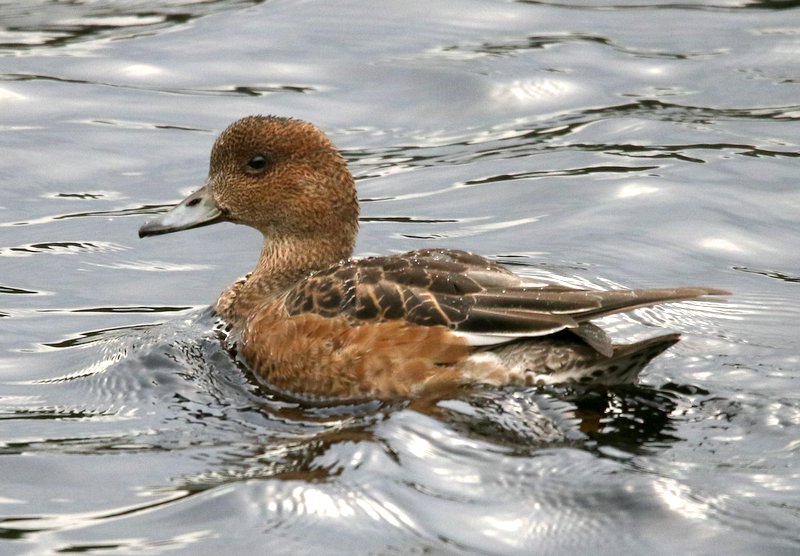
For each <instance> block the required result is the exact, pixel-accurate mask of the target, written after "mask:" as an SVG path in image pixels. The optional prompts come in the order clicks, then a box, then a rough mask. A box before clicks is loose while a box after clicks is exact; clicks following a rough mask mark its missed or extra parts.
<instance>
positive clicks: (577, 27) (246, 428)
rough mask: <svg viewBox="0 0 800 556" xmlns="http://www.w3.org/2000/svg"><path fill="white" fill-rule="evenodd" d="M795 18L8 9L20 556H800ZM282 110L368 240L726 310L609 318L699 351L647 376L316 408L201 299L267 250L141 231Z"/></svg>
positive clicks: (217, 5) (1, 431)
mask: <svg viewBox="0 0 800 556" xmlns="http://www.w3.org/2000/svg"><path fill="white" fill-rule="evenodd" d="M162 4H163V5H162ZM799 8H800V3H798V2H793V1H787V2H778V1H771V2H769V1H760V2H759V1H745V0H740V1H733V0H718V1H717V2H699V1H687V2H683V3H671V2H657V1H651V2H627V1H625V0H620V1H618V2H579V1H573V2H558V3H555V2H494V1H488V0H483V1H477V0H475V1H469V0H446V1H435V2H426V3H425V6H424V9H421V8H420V5H419V3H412V2H392V3H384V4H381V5H380V7H378V6H377V5H376V4H375V3H371V2H343V1H336V2H299V1H298V2H279V1H274V2H245V1H218V2H199V1H196V2H192V1H183V2H171V3H167V2H163V3H158V2H152V1H149V2H145V1H129V2H125V3H121V2H113V3H112V2H108V3H104V2H85V3H70V4H69V5H67V4H63V3H59V2H52V1H45V0H40V1H38V2H27V3H17V2H0V141H1V142H2V153H3V155H2V157H0V183H2V191H3V196H2V199H0V265H1V266H0V317H4V318H0V325H2V328H0V330H2V334H0V462H1V463H0V466H1V467H0V468H1V469H2V471H3V487H2V490H0V538H2V539H3V541H2V542H0V553H3V554H46V553H55V552H70V551H81V552H90V553H91V552H95V553H101V554H106V553H131V552H135V551H149V552H154V553H157V552H178V553H180V552H190V551H191V552H192V553H195V554H206V553H219V552H221V551H224V552H228V553H240V554H241V553H263V552H264V551H265V550H269V552H270V553H282V554H298V553H314V554H319V553H324V554H353V553H360V554H413V553H417V554H418V553H431V554H456V553H466V554H532V553H535V554H576V553H593V554H632V553H649V554H675V553H679V552H684V553H692V554H711V553H715V554H720V553H726V554H756V553H757V554H795V553H797V552H798V551H800V533H799V532H798V531H800V458H799V457H798V453H799V452H800V441H798V438H800V393H798V392H800V389H798V381H800V361H799V360H800V349H799V348H800V334H798V332H797V324H796V323H797V322H798V318H799V317H800V301H799V300H800V296H798V287H799V286H800V255H798V251H797V243H798V231H797V229H798V228H797V222H798V214H799V211H800V189H798V187H797V171H796V168H797V162H798V161H797V158H798V157H799V156H800V147H799V146H798V139H797V138H798V135H800V134H799V133H798V132H799V131H800V128H799V127H798V119H800V105H799V104H798V83H800V74H799V73H798V66H797V62H796V61H797V59H798V55H800V11H798V9H799ZM256 113H272V114H279V115H291V116H296V117H301V118H304V119H308V120H311V121H313V122H315V123H317V124H318V125H320V126H321V127H322V128H324V129H325V130H326V131H327V132H328V133H329V134H330V135H331V137H332V138H333V139H334V141H335V142H336V143H337V144H338V145H339V146H340V147H341V148H342V149H343V151H344V154H345V156H346V157H347V158H348V160H349V161H350V164H351V168H352V170H353V172H354V174H355V175H356V177H357V179H358V188H359V196H360V198H361V200H362V207H363V221H362V230H361V236H360V239H359V244H358V246H357V252H358V253H359V254H361V255H366V254H374V253H387V252H396V251H405V250H409V249H413V248H420V247H428V246H434V245H441V246H448V247H455V248H466V249H470V250H474V251H478V252H480V253H482V254H486V255H489V256H493V257H496V258H498V259H500V260H502V261H504V262H506V263H508V264H510V265H513V267H514V268H515V270H517V271H518V272H520V273H523V274H527V275H530V276H539V277H547V278H551V279H555V280H558V281H561V282H564V283H569V284H574V285H584V286H601V287H609V286H614V285H624V286H631V287H646V286H671V285H684V284H696V285H705V286H713V287H720V288H726V289H729V290H732V291H733V292H734V293H735V295H734V296H733V297H731V298H730V300H728V301H727V302H725V303H719V302H694V303H683V304H677V305H671V306H666V307H659V308H654V309H648V310H641V311H638V312H636V313H635V314H634V315H629V316H624V317H615V318H612V319H608V320H607V321H606V322H605V325H606V327H607V328H608V329H609V330H610V331H611V332H612V333H613V334H614V335H615V336H616V337H618V338H620V339H635V338H639V337H642V336H646V335H648V334H653V333H656V332H659V331H662V330H663V329H669V330H677V331H680V332H682V333H683V335H684V339H683V341H682V342H681V343H680V344H678V345H677V346H676V347H674V348H673V349H671V350H670V352H669V353H667V354H665V355H664V356H662V357H660V358H658V359H656V360H655V361H654V362H653V363H652V364H651V365H650V366H649V367H648V368H647V369H646V370H645V372H644V374H643V376H642V384H641V385H639V386H631V387H627V388H618V389H615V390H613V391H611V392H602V391H573V390H566V389H558V388H556V389H551V390H547V391H540V390H536V389H510V388H509V389H504V390H485V391H481V392H477V393H474V394H473V395H471V396H468V397H467V396H465V398H463V399H456V400H448V401H445V402H442V403H441V404H439V406H437V407H423V406H421V405H420V404H414V403H412V404H409V403H398V404H379V403H377V402H375V403H371V404H361V405H355V406H353V405H342V406H330V405H328V406H326V405H316V406H315V405H299V404H297V403H295V402H293V401H292V400H288V399H284V398H281V397H280V396H278V395H276V394H274V393H272V392H270V391H269V390H268V389H266V388H264V387H263V386H261V385H259V384H257V383H256V382H255V381H254V380H253V378H252V377H251V376H250V375H249V374H248V372H247V370H246V369H244V368H242V367H241V366H240V365H238V364H237V362H236V361H234V360H232V359H231V356H230V354H228V353H227V352H226V351H224V350H223V349H222V347H221V346H220V344H219V340H218V338H217V336H216V333H215V331H214V324H215V322H214V319H213V317H212V316H211V315H210V314H209V312H208V311H207V309H206V307H207V306H208V304H209V303H211V302H212V301H213V300H214V299H216V296H217V295H218V293H219V292H220V291H221V290H222V289H223V288H224V287H225V286H226V285H227V284H228V283H229V282H231V281H232V280H233V279H235V278H236V277H238V276H239V275H241V274H243V273H244V272H246V271H247V270H249V268H250V267H251V266H252V265H253V263H254V261H255V257H256V256H257V253H258V247H259V238H258V237H257V234H256V233H254V232H252V231H250V230H247V229H244V228H239V227H234V226H231V225H222V226H215V227H211V228H203V229H199V230H195V231H192V232H186V233H184V234H178V235H175V236H168V237H165V238H155V239H152V240H147V241H140V240H138V239H137V237H136V230H137V229H138V227H139V226H140V225H141V224H142V223H143V222H144V221H145V220H146V219H147V217H148V215H150V214H152V213H154V212H158V211H160V210H162V208H163V207H164V206H166V205H168V204H171V203H173V202H175V201H177V200H178V199H179V198H181V197H182V196H183V195H185V194H186V193H188V192H189V191H191V190H193V189H195V188H196V187H198V186H199V185H200V184H201V183H202V180H203V178H204V176H205V172H206V170H207V163H208V162H207V157H208V151H209V149H210V145H211V143H212V141H213V138H214V136H215V135H216V133H217V132H219V131H220V130H221V129H222V128H223V127H225V126H226V125H227V124H228V123H230V122H231V121H233V120H234V119H236V118H238V117H241V116H243V115H247V114H256ZM267 547H268V548H267Z"/></svg>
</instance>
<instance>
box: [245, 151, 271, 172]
mask: <svg viewBox="0 0 800 556" xmlns="http://www.w3.org/2000/svg"><path fill="white" fill-rule="evenodd" d="M266 168H267V159H266V157H264V156H262V155H260V154H259V155H256V156H254V157H253V158H251V159H250V160H248V161H247V168H246V170H247V173H248V174H260V173H261V172H263V171H264V170H265V169H266Z"/></svg>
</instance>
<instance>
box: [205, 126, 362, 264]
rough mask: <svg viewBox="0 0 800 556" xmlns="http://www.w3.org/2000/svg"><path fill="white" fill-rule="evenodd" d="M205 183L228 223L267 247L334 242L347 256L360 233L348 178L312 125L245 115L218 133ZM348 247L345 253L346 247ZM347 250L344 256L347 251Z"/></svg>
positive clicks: (342, 164) (329, 145)
mask: <svg viewBox="0 0 800 556" xmlns="http://www.w3.org/2000/svg"><path fill="white" fill-rule="evenodd" d="M208 185H209V186H210V187H211V190H212V195H213V198H214V201H215V202H216V204H217V206H218V207H219V209H220V211H222V213H223V215H224V217H225V219H227V220H229V221H231V222H236V223H238V224H245V225H247V226H251V227H253V228H256V229H257V230H259V231H261V232H262V233H263V234H264V236H265V238H266V239H267V240H269V241H280V240H291V239H293V238H296V239H300V240H310V239H313V238H316V237H323V238H326V240H327V241H326V242H325V243H326V244H327V243H329V242H330V239H331V238H332V237H335V238H339V239H340V241H341V243H342V247H341V249H342V252H340V253H336V254H335V255H336V258H334V260H337V259H338V258H341V257H347V256H349V255H350V251H351V250H352V245H353V243H354V242H355V237H356V233H357V231H358V201H357V199H356V192H355V186H354V183H353V177H352V175H351V174H350V172H349V170H348V169H347V164H346V162H345V160H344V159H343V158H342V156H341V155H340V154H339V152H338V151H337V150H336V147H335V146H334V145H333V143H331V141H330V140H329V139H328V138H327V137H326V136H325V134H324V133H322V131H320V130H319V129H318V128H317V127H315V126H314V125H312V124H310V123H308V122H304V121H301V120H295V119H291V118H280V117H276V116H248V117H246V118H242V119H240V120H238V121H236V122H234V123H233V124H231V125H230V126H229V127H228V128H227V129H226V130H225V131H223V132H222V133H221V134H220V136H219V138H218V139H217V141H216V142H215V143H214V147H213V149H212V151H211V164H210V167H209V175H208ZM345 246H346V248H345ZM345 251H346V252H345Z"/></svg>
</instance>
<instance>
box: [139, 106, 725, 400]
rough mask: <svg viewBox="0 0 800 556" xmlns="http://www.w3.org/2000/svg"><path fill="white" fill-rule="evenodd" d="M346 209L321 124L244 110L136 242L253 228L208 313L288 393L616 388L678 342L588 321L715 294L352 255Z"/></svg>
mask: <svg viewBox="0 0 800 556" xmlns="http://www.w3.org/2000/svg"><path fill="white" fill-rule="evenodd" d="M358 213H359V209H358V200H357V198H356V190H355V184H354V181H353V177H352V175H351V174H350V171H349V170H348V168H347V164H346V162H345V160H344V159H343V158H342V156H341V155H340V154H339V152H338V151H337V149H336V147H335V146H334V145H333V143H331V141H330V140H329V139H328V137H326V136H325V134H324V133H323V132H322V131H320V130H319V129H318V128H316V127H315V126H313V125H312V124H310V123H307V122H304V121H300V120H295V119H290V118H280V117H274V116H250V117H247V118H243V119H241V120H239V121H237V122H235V123H233V124H232V125H231V126H230V127H228V128H227V129H226V130H225V131H223V132H222V134H221V135H220V136H219V138H218V139H217V141H216V142H215V144H214V147H213V149H212V151H211V165H210V169H209V174H208V179H207V180H206V184H205V186H204V187H202V188H201V189H200V190H199V191H197V192H195V193H193V194H192V195H190V196H189V197H187V198H186V199H185V200H184V201H182V202H181V203H180V204H178V205H176V206H175V207H174V208H172V209H171V210H170V211H169V212H166V213H164V214H163V215H161V216H159V217H157V218H155V219H154V220H152V221H150V222H147V223H146V224H145V225H144V226H142V228H141V229H140V230H139V236H140V237H144V236H151V235H158V234H166V233H170V232H177V231H179V230H188V229H190V228H196V227H198V226H205V225H208V224H215V223H217V222H233V223H236V224H245V225H247V226H251V227H253V228H255V229H257V230H259V231H260V232H261V233H262V234H263V235H264V246H263V248H262V250H261V257H260V258H259V261H258V264H257V265H256V268H255V270H253V272H251V273H250V274H248V275H247V276H245V277H244V278H243V279H241V280H239V281H238V282H236V283H235V284H233V285H232V286H231V287H230V288H228V289H227V290H226V291H225V292H223V293H222V294H221V295H220V298H219V300H218V301H217V303H216V306H215V309H216V312H217V314H218V315H219V317H220V318H221V319H223V320H224V321H226V323H227V324H228V325H229V326H230V328H231V330H232V331H233V337H234V338H236V339H237V340H236V341H237V344H236V345H237V348H238V350H239V353H240V354H241V355H242V356H243V358H244V359H245V361H246V362H247V363H248V364H249V365H250V367H251V368H252V369H253V371H254V372H255V373H256V374H257V375H258V376H259V377H261V378H262V379H263V380H264V381H266V383H267V384H269V385H270V386H272V387H274V388H277V389H280V390H283V391H287V392H290V393H293V394H294V395H296V396H299V397H313V398H339V399H354V398H381V399H387V398H394V397H411V396H418V395H420V394H423V393H426V392H431V391H435V390H437V389H442V388H455V387H458V386H459V385H464V384H491V385H502V384H510V383H515V384H552V383H562V382H584V383H587V382H588V383H600V384H614V383H620V382H627V381H632V380H635V379H636V377H637V375H638V373H639V371H641V369H642V368H643V367H644V366H645V365H646V364H647V363H648V362H649V361H650V359H652V358H653V357H655V356H656V355H658V354H659V353H661V352H663V351H664V350H665V349H667V348H668V347H669V346H671V345H672V344H674V343H675V342H677V341H678V337H679V335H678V334H668V335H664V336H660V337H656V338H652V339H648V340H644V341H641V342H638V343H634V344H627V345H612V343H611V340H610V339H609V337H608V336H607V335H606V333H605V332H603V331H602V330H601V329H600V328H599V327H597V326H596V325H594V324H592V323H591V322H590V321H591V320H592V319H596V318H600V317H603V316H606V315H610V314H613V313H618V312H622V311H630V310H632V309H635V308H637V307H645V306H648V305H654V304H657V303H662V302H666V301H678V300H685V299H693V298H697V297H699V296H703V295H722V294H725V293H727V292H723V291H721V290H713V289H708V288H668V289H646V290H611V291H594V290H579V289H571V288H567V287H563V286H553V285H550V286H542V285H530V284H527V283H526V281H525V280H524V279H523V278H521V277H519V276H517V275H515V274H513V273H512V272H511V271H509V270H507V269H506V268H504V267H502V266H500V265H499V264H497V263H495V262H492V261H490V260H488V259H485V258H483V257H480V256H478V255H474V254H471V253H467V252H464V251H454V250H448V249H423V250H419V251H412V252H409V253H404V254H402V255H390V256H386V257H369V258H365V259H352V258H351V256H352V252H353V245H354V243H355V239H356V234H357V231H358Z"/></svg>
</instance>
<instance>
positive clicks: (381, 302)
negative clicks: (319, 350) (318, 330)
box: [285, 249, 726, 351]
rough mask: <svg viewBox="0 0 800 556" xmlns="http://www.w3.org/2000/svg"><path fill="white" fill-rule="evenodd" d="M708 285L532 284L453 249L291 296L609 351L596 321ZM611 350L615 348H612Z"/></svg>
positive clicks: (329, 277) (327, 280)
mask: <svg viewBox="0 0 800 556" xmlns="http://www.w3.org/2000/svg"><path fill="white" fill-rule="evenodd" d="M722 293H726V292H722V291H720V290H710V289H705V288H669V289H648V290H610V291H594V290H578V289H569V288H565V287H561V286H544V285H528V284H526V282H525V281H524V280H523V279H522V278H521V277H519V276H517V275H515V274H514V273H512V272H510V271H509V270H508V269H506V268H504V267H502V266H500V265H499V264H497V263H495V262H492V261H490V260H488V259H485V258H483V257H480V256H478V255H474V254H471V253H467V252H464V251H454V250H442V249H438V250H432V249H425V250H420V251H412V252H410V253H405V254H403V255H394V256H389V257H372V258H367V259H360V260H355V261H348V262H346V263H342V264H340V265H337V266H334V267H331V268H330V269H327V270H325V271H322V272H319V273H317V274H314V275H312V276H311V277H309V278H307V279H306V280H304V281H303V282H302V283H300V284H298V285H297V286H296V287H295V288H293V289H292V290H291V291H289V292H288V294H287V296H286V298H285V299H286V308H287V311H288V312H289V314H290V315H297V314H302V313H306V312H310V313H316V314H320V315H323V316H328V317H344V318H347V319H348V320H351V321H352V322H353V323H354V324H365V323H368V322H370V321H373V322H377V321H385V320H396V319H402V320H405V321H407V322H409V323H413V324H418V325H425V326H433V325H443V326H447V327H448V328H450V329H451V330H453V331H454V332H455V333H457V334H460V335H463V336H464V337H466V338H467V339H468V341H469V342H470V343H471V344H473V345H489V344H496V343H500V342H503V341H508V340H510V339H513V338H519V337H524V336H542V335H546V334H551V333H554V332H558V331H560V330H564V329H573V330H574V331H575V332H576V333H577V334H578V335H579V336H581V337H582V338H583V337H585V338H586V341H587V343H589V344H590V345H593V341H594V342H595V343H597V344H598V346H599V347H597V346H596V347H597V349H598V350H599V351H603V349H604V348H603V347H602V346H603V345H604V344H608V342H607V338H606V337H605V336H603V337H600V338H597V332H596V330H595V327H593V326H590V325H589V323H588V321H589V320H590V319H594V318H599V317H603V316H606V315H610V314H613V313H617V312H623V311H629V310H631V309H635V308H638V307H645V306H649V305H654V304H657V303H662V302H665V301H678V300H685V299H694V298H696V297H700V296H703V295H709V294H722ZM609 345H610V344H609Z"/></svg>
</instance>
